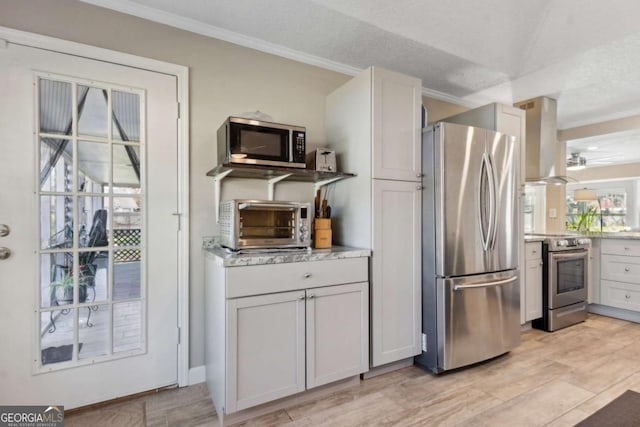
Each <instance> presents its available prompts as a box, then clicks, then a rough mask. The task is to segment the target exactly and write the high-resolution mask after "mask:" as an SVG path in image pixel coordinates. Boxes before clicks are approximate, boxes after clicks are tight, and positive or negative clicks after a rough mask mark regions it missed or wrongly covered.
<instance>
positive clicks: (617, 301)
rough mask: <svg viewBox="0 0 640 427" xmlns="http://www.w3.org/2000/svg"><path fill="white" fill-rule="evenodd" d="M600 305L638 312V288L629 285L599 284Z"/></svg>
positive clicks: (639, 303) (617, 283)
mask: <svg viewBox="0 0 640 427" xmlns="http://www.w3.org/2000/svg"><path fill="white" fill-rule="evenodd" d="M601 293H602V295H601V300H602V304H604V305H609V306H612V307H618V308H624V309H627V310H634V311H640V286H638V285H633V284H631V283H621V282H612V281H609V280H603V281H602V282H601Z"/></svg>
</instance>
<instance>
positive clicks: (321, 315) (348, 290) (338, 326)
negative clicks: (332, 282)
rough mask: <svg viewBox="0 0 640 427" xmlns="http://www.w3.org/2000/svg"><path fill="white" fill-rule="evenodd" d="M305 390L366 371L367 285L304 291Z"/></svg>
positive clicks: (367, 339) (367, 358)
mask: <svg viewBox="0 0 640 427" xmlns="http://www.w3.org/2000/svg"><path fill="white" fill-rule="evenodd" d="M306 292H307V294H306V306H305V307H306V318H307V322H306V328H307V353H306V354H307V358H306V367H307V389H310V388H313V387H317V386H321V385H324V384H328V383H330V382H333V381H337V380H340V379H343V378H347V377H349V376H352V375H357V374H360V373H362V372H366V371H367V370H368V368H369V284H368V283H367V282H361V283H352V284H348V285H338V286H327V287H323V288H316V289H308V290H307V291H306Z"/></svg>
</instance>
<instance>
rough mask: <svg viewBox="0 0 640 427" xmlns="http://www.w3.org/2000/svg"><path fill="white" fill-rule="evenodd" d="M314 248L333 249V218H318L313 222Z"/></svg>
mask: <svg viewBox="0 0 640 427" xmlns="http://www.w3.org/2000/svg"><path fill="white" fill-rule="evenodd" d="M313 226H314V230H315V231H314V233H315V234H314V236H313V247H314V248H316V249H327V248H330V247H331V218H316V219H315V220H314V221H313Z"/></svg>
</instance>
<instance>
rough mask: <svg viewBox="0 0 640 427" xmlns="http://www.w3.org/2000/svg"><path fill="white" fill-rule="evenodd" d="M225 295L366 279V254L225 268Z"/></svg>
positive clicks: (367, 262)
mask: <svg viewBox="0 0 640 427" xmlns="http://www.w3.org/2000/svg"><path fill="white" fill-rule="evenodd" d="M226 274H227V280H226V283H227V284H226V286H227V289H226V291H227V292H226V297H227V298H237V297H241V296H248V295H260V294H269V293H273V292H283V291H292V290H298V289H309V288H314V287H318V286H330V285H337V284H342V283H356V282H368V281H369V258H367V257H363V258H348V259H335V260H325V261H308V262H292V263H286V264H267V265H252V266H247V267H231V268H227V269H226Z"/></svg>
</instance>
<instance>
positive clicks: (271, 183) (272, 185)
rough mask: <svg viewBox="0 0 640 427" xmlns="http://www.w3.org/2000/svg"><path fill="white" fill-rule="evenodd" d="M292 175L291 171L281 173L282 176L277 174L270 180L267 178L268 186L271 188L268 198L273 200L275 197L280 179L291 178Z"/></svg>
mask: <svg viewBox="0 0 640 427" xmlns="http://www.w3.org/2000/svg"><path fill="white" fill-rule="evenodd" d="M291 175H293V174H291V173H286V174H284V175H280V176H276V177H275V178H271V179H269V180H267V188H268V190H269V194H268V197H267V200H273V198H274V197H275V193H276V188H275V186H276V184H277V183H279V182H280V181H282V180H283V179H287V178H289V177H290V176H291Z"/></svg>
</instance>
